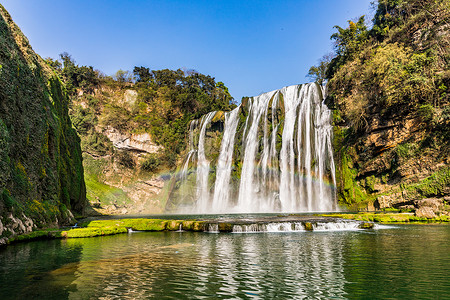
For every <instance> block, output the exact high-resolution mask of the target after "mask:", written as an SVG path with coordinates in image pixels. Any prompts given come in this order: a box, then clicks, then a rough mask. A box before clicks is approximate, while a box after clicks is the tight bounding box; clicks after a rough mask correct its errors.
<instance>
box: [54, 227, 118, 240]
mask: <svg viewBox="0 0 450 300" xmlns="http://www.w3.org/2000/svg"><path fill="white" fill-rule="evenodd" d="M126 232H127V229H126V228H125V227H116V226H114V227H102V228H76V229H70V230H67V231H62V232H61V236H62V237H64V238H86V237H95V236H102V235H113V234H118V233H126Z"/></svg>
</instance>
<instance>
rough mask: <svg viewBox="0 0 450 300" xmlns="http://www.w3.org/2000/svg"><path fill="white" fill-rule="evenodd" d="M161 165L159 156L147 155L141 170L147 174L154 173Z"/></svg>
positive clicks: (154, 154)
mask: <svg viewBox="0 0 450 300" xmlns="http://www.w3.org/2000/svg"><path fill="white" fill-rule="evenodd" d="M160 165H161V161H160V158H159V156H158V155H157V154H156V153H151V154H148V155H147V156H146V157H145V160H144V162H143V163H142V164H141V169H142V170H144V171H147V172H155V171H156V170H157V169H158V167H159V166H160Z"/></svg>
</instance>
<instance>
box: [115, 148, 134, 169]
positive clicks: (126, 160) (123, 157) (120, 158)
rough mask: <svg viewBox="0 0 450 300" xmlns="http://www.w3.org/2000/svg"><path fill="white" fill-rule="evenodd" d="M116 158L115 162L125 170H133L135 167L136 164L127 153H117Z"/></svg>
mask: <svg viewBox="0 0 450 300" xmlns="http://www.w3.org/2000/svg"><path fill="white" fill-rule="evenodd" d="M116 158H117V162H118V163H119V164H121V165H122V166H124V167H125V168H129V169H133V168H134V167H135V166H136V163H135V162H134V160H133V158H132V157H131V155H130V153H128V152H127V151H118V152H117V154H116Z"/></svg>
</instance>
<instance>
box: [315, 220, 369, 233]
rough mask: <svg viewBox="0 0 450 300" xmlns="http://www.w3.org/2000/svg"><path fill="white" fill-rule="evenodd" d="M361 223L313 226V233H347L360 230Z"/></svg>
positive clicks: (333, 223)
mask: <svg viewBox="0 0 450 300" xmlns="http://www.w3.org/2000/svg"><path fill="white" fill-rule="evenodd" d="M360 225H361V223H360V222H345V221H341V222H328V223H316V224H313V225H312V227H313V231H345V230H360Z"/></svg>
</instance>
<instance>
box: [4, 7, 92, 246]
mask: <svg viewBox="0 0 450 300" xmlns="http://www.w3.org/2000/svg"><path fill="white" fill-rule="evenodd" d="M86 204H87V202H86V189H85V184H84V177H83V166H82V156H81V149H80V139H79V137H78V136H77V134H76V131H75V130H74V129H73V128H72V123H71V121H70V118H69V115H68V97H67V96H66V93H65V88H64V86H63V85H62V83H61V81H60V80H59V78H58V77H57V76H56V75H55V74H54V73H53V72H52V70H51V69H50V68H49V67H48V66H47V64H46V63H45V62H44V61H43V60H42V59H41V58H40V57H39V56H38V55H37V54H36V53H34V51H33V49H32V48H31V46H30V45H29V42H28V40H27V38H26V37H25V36H24V35H23V34H22V32H21V31H20V29H19V28H18V27H17V25H16V24H14V22H13V21H12V19H11V17H10V15H9V14H8V12H7V11H6V10H5V9H4V8H3V7H2V6H1V5H0V244H1V243H4V242H5V241H6V240H7V239H8V237H10V236H13V235H16V234H20V233H23V232H28V231H31V230H32V228H34V227H40V226H49V225H51V224H54V225H61V224H66V223H70V222H72V221H73V214H72V212H75V213H77V214H82V213H83V210H84V208H85V207H86Z"/></svg>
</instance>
